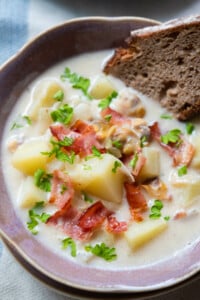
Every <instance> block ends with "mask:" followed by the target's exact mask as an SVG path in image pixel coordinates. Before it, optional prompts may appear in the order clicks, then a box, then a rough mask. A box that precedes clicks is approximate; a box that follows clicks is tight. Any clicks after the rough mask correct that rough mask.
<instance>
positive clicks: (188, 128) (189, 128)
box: [185, 122, 195, 134]
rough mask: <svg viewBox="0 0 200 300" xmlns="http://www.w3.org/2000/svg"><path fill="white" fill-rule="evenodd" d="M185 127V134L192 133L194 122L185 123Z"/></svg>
mask: <svg viewBox="0 0 200 300" xmlns="http://www.w3.org/2000/svg"><path fill="white" fill-rule="evenodd" d="M185 129H186V132H187V134H192V132H193V131H194V129H195V127H194V124H192V123H190V122H188V123H186V124H185Z"/></svg>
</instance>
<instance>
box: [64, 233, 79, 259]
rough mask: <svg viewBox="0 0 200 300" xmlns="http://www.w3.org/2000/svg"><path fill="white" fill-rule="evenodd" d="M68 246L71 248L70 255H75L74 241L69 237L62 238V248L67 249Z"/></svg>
mask: <svg viewBox="0 0 200 300" xmlns="http://www.w3.org/2000/svg"><path fill="white" fill-rule="evenodd" d="M68 247H70V249H71V256H73V257H76V255H77V250H76V243H75V242H74V240H73V239H72V238H70V237H68V238H66V239H64V240H62V249H63V250H64V249H67V248H68Z"/></svg>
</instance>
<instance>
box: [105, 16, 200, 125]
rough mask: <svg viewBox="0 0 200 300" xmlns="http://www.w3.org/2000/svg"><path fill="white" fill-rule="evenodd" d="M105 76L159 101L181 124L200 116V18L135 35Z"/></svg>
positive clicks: (176, 21)
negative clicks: (107, 75) (122, 82)
mask: <svg viewBox="0 0 200 300" xmlns="http://www.w3.org/2000/svg"><path fill="white" fill-rule="evenodd" d="M104 72H105V73H107V74H111V75H113V76H115V77H118V78H120V79H121V80H122V81H124V82H125V84H126V85H127V86H131V87H133V88H135V89H136V90H138V91H140V92H141V93H143V94H145V95H147V96H149V97H151V98H152V99H155V100H158V101H159V102H160V104H161V105H162V106H163V107H165V108H166V109H168V110H169V111H170V112H172V113H173V114H174V115H175V117H176V118H177V119H179V120H182V121H185V120H189V119H191V118H193V117H195V116H197V115H198V114H199V113H200V16H192V17H188V18H182V19H177V20H173V21H170V22H167V23H162V24H161V25H156V26H151V27H146V28H143V29H139V30H136V31H132V32H131V35H130V37H129V38H128V39H127V41H126V46H125V47H124V48H122V47H121V48H118V49H116V50H115V53H114V55H113V56H112V57H111V58H110V59H109V60H108V61H107V63H106V65H105V67H104Z"/></svg>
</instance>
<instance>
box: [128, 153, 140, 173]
mask: <svg viewBox="0 0 200 300" xmlns="http://www.w3.org/2000/svg"><path fill="white" fill-rule="evenodd" d="M137 161H138V154H137V153H135V155H134V156H133V158H132V159H131V161H130V163H129V164H130V166H131V167H132V169H134V168H135V166H136V164H137Z"/></svg>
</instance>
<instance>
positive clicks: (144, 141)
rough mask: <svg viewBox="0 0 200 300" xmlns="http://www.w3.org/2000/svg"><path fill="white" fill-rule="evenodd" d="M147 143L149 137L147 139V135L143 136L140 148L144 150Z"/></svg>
mask: <svg viewBox="0 0 200 300" xmlns="http://www.w3.org/2000/svg"><path fill="white" fill-rule="evenodd" d="M146 142H147V137H146V135H143V136H142V137H141V138H140V147H141V148H144V146H145V144H146Z"/></svg>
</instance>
